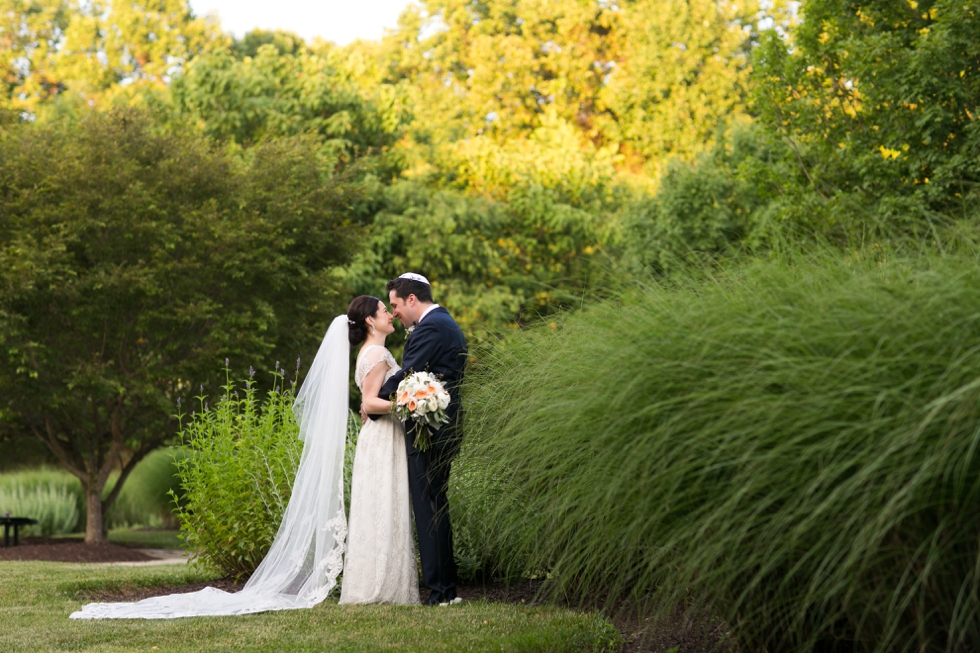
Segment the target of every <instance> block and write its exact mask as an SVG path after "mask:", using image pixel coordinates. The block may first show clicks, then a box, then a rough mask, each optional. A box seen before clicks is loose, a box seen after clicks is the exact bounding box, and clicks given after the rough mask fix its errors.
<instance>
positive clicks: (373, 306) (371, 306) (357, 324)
mask: <svg viewBox="0 0 980 653" xmlns="http://www.w3.org/2000/svg"><path fill="white" fill-rule="evenodd" d="M380 301H381V300H380V299H378V298H377V297H372V296H371V295H361V296H360V297H355V298H354V299H353V300H351V303H350V305H349V306H348V307H347V327H348V330H347V339H348V340H350V346H351V347H356V346H357V345H359V344H361V343H362V342H364V341H365V340H367V334H368V325H367V322H366V321H365V320H366V319H367V318H369V317H374V316H375V315H377V314H378V302H380Z"/></svg>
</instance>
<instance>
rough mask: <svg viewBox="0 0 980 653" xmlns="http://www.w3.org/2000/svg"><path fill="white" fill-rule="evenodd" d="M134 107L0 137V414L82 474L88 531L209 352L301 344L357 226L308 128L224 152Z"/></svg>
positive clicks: (156, 439)
mask: <svg viewBox="0 0 980 653" xmlns="http://www.w3.org/2000/svg"><path fill="white" fill-rule="evenodd" d="M146 118H147V116H146V115H145V114H143V113H134V112H132V111H126V112H120V113H114V114H112V115H104V114H101V113H95V112H85V113H83V114H82V116H81V118H80V119H79V120H78V121H77V122H75V123H71V122H66V121H60V122H57V123H52V124H48V125H20V126H17V127H16V128H10V129H8V130H7V131H5V132H4V133H2V138H0V344H2V352H3V353H2V355H3V357H4V361H3V364H0V396H2V397H3V403H2V410H3V417H4V423H3V424H0V427H2V428H3V430H6V431H8V432H9V431H15V432H24V431H27V432H30V433H32V434H33V435H34V436H35V437H37V438H38V439H39V440H41V441H43V442H44V443H45V444H46V445H47V446H48V447H49V448H50V449H51V451H52V452H54V454H55V455H56V456H57V457H58V459H59V460H60V461H61V463H62V465H64V467H65V468H66V469H67V470H68V471H70V472H71V473H72V474H74V475H75V476H77V477H78V478H79V479H80V481H81V483H82V486H83V489H84V494H85V498H86V505H87V508H88V521H87V524H86V532H85V533H86V534H85V539H86V542H89V543H99V542H103V541H104V532H103V531H104V522H103V515H104V513H105V510H106V509H108V508H109V506H111V505H112V503H113V501H114V500H115V499H116V497H117V496H118V494H119V490H120V489H121V488H122V487H123V485H124V482H125V480H126V477H127V476H128V475H129V473H130V472H131V471H132V469H133V467H134V466H135V465H136V463H137V462H139V460H140V459H142V458H143V457H144V456H145V455H146V454H147V453H148V452H150V451H152V450H153V449H155V448H156V447H158V446H159V445H160V444H162V443H163V442H165V441H166V440H168V439H169V438H170V437H171V436H172V434H173V433H174V432H175V430H176V429H175V426H176V424H175V422H174V420H173V418H172V415H173V413H174V412H175V410H176V409H175V406H174V404H175V402H176V401H177V399H178V398H180V397H184V398H185V399H187V398H189V396H190V395H191V394H197V388H198V385H199V384H203V383H210V382H211V381H212V380H214V376H215V372H216V369H215V368H216V367H217V365H216V364H217V362H218V361H219V360H220V359H222V358H225V357H229V358H233V359H234V360H238V361H247V362H248V363H251V364H253V365H255V366H256V367H258V368H259V369H263V368H264V369H272V367H273V360H274V353H273V352H276V351H278V352H281V355H285V354H286V353H287V352H288V353H289V355H290V356H293V355H304V356H305V355H306V354H307V353H309V352H310V351H311V349H312V348H313V347H315V346H316V344H317V343H318V341H319V338H320V336H321V334H322V329H323V325H324V324H325V323H326V321H327V319H328V317H329V316H330V315H332V314H335V312H336V311H339V310H340V309H341V307H342V306H343V305H344V303H345V302H344V300H346V297H343V298H341V297H340V294H339V292H340V291H339V285H340V284H339V281H338V276H337V274H336V272H335V270H334V268H335V267H336V266H337V265H339V264H342V263H343V262H344V261H345V260H346V258H347V257H348V255H349V252H350V251H351V249H352V246H351V245H352V241H351V237H352V233H353V229H354V228H355V227H356V225H355V224H353V222H352V217H351V216H352V215H354V212H352V211H351V207H352V206H356V205H357V204H358V202H359V199H358V196H359V191H358V189H357V188H356V187H355V186H353V185H352V184H350V183H348V182H346V181H344V180H343V179H341V178H339V177H337V178H334V179H332V180H328V179H327V178H326V177H325V176H324V175H323V174H322V172H321V169H320V168H319V167H318V166H317V164H316V156H315V152H316V149H317V144H316V142H315V141H314V140H313V139H311V138H308V137H305V138H302V137H301V138H293V139H285V140H273V141H268V142H266V143H264V144H262V145H259V146H256V147H255V148H252V149H251V150H250V151H249V152H248V153H247V156H245V157H239V158H235V157H230V156H229V155H227V154H225V153H223V151H222V150H213V149H211V148H210V146H209V144H208V142H207V141H202V140H201V139H199V138H197V137H195V136H194V135H193V134H192V133H187V132H184V131H182V130H175V133H172V134H167V133H162V134H161V133H154V131H153V130H152V129H151V128H150V127H149V126H148V125H147V121H146ZM113 469H119V470H120V472H121V473H120V477H119V481H118V482H117V483H116V485H115V486H114V488H113V489H112V491H111V492H110V493H109V494H108V495H107V496H105V497H103V491H104V487H105V484H106V480H107V479H108V476H109V474H110V472H111V471H112V470H113Z"/></svg>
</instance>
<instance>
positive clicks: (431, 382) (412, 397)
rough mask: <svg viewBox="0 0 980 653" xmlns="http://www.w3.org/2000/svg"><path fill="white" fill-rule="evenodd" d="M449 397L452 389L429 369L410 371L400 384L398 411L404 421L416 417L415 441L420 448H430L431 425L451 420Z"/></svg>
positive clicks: (396, 393)
mask: <svg viewBox="0 0 980 653" xmlns="http://www.w3.org/2000/svg"><path fill="white" fill-rule="evenodd" d="M449 399H450V397H449V391H447V390H446V388H445V387H444V386H443V385H442V383H441V382H440V381H439V379H438V378H436V376H435V375H434V374H430V373H429V372H415V373H412V374H409V375H408V376H406V377H405V378H404V379H402V382H401V383H399V384H398V390H397V391H396V392H395V414H396V415H397V416H398V418H399V419H400V420H402V421H404V422H407V421H408V420H410V419H411V420H414V429H415V442H414V444H415V448H416V449H418V450H419V451H425V450H426V449H428V448H429V436H430V435H431V434H432V430H431V428H432V427H438V426H439V425H440V424H445V423H447V422H448V421H449V417H448V416H447V415H446V407H447V406H449Z"/></svg>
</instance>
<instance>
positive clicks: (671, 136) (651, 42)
mask: <svg viewBox="0 0 980 653" xmlns="http://www.w3.org/2000/svg"><path fill="white" fill-rule="evenodd" d="M757 11H758V3H757V2H755V1H754V0H747V1H745V2H739V3H733V2H719V1H718V0H647V1H645V2H635V3H631V4H630V5H628V6H627V8H625V9H624V11H623V12H622V14H623V15H622V18H621V29H622V31H623V36H622V41H623V43H622V46H621V55H620V58H619V59H618V60H617V61H614V62H611V64H612V65H610V66H609V67H608V73H607V74H608V83H607V84H606V85H605V86H604V88H603V91H602V96H601V101H602V103H603V105H604V106H606V107H608V112H607V114H606V115H607V116H608V117H606V118H605V119H604V120H603V121H602V123H601V124H602V128H603V129H604V130H605V131H606V132H607V134H608V135H609V136H608V137H609V138H610V139H612V140H614V141H618V142H622V143H623V144H624V154H626V155H627V158H628V161H629V162H630V163H632V164H633V165H643V164H644V163H645V162H648V161H650V162H652V163H653V164H654V168H656V167H657V166H659V165H661V164H662V163H663V162H664V160H665V159H666V158H667V157H668V156H681V157H683V158H686V159H691V158H692V157H693V156H695V155H696V154H698V153H699V152H702V151H703V150H705V149H706V148H707V147H710V145H711V142H712V139H713V137H714V135H715V133H716V131H717V128H718V126H719V125H720V124H724V123H726V122H728V121H730V120H732V119H733V118H735V117H738V116H741V115H745V113H746V112H747V103H748V96H749V91H750V78H749V72H750V70H749V56H748V54H749V52H748V46H749V43H750V36H751V35H752V33H753V31H754V29H755V27H754V21H755V18H756V13H757Z"/></svg>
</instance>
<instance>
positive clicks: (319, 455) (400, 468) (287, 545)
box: [71, 296, 419, 619]
mask: <svg viewBox="0 0 980 653" xmlns="http://www.w3.org/2000/svg"><path fill="white" fill-rule="evenodd" d="M393 330H394V329H393V327H392V323H391V315H390V314H389V313H388V310H387V308H386V307H385V305H384V303H383V302H381V301H380V300H378V299H376V298H374V297H367V296H361V297H357V298H355V299H354V300H353V301H352V302H351V303H350V306H349V307H348V312H347V314H346V315H340V316H338V317H337V318H335V319H334V321H333V322H332V323H331V324H330V328H329V329H328V330H327V334H326V336H325V337H324V339H323V343H322V344H321V345H320V350H319V351H318V352H317V355H316V358H315V359H314V361H313V365H312V367H311V368H310V372H309V374H307V377H306V380H305V381H304V382H303V386H302V387H301V388H300V391H299V393H298V394H297V396H296V402H295V403H294V405H293V412H294V413H295V415H296V421H297V423H298V424H299V437H300V439H301V440H303V453H302V456H301V457H300V463H299V468H298V469H297V471H296V479H295V480H294V481H293V490H292V494H291V496H290V499H289V504H288V505H287V506H286V510H285V512H284V513H283V518H282V523H281V524H280V526H279V530H278V532H277V533H276V537H275V539H274V540H273V542H272V546H271V547H270V549H269V552H268V553H267V554H266V556H265V558H264V559H263V560H262V562H261V563H260V564H259V566H258V568H256V570H255V573H254V574H252V576H251V578H249V580H248V582H247V583H245V586H244V587H243V588H242V590H241V591H240V592H237V593H229V592H223V591H221V590H219V589H215V588H213V587H206V588H204V589H203V590H200V591H198V592H190V593H187V594H170V595H168V596H157V597H153V598H149V599H144V600H142V601H139V602H137V603H90V604H88V605H85V606H83V607H82V609H81V610H80V611H78V612H74V613H72V615H71V618H72V619H174V618H178V617H198V616H218V615H236V614H250V613H254V612H265V611H269V610H296V609H300V608H311V607H313V606H314V605H317V604H318V603H320V602H322V601H323V600H324V599H326V598H327V595H329V594H330V592H331V591H333V589H334V588H335V587H336V586H337V577H338V576H339V575H340V574H341V572H343V584H342V589H341V596H340V602H341V603H405V604H415V603H418V602H419V589H418V574H417V571H416V567H415V551H414V544H413V538H412V529H411V522H410V517H409V497H408V478H407V474H408V471H407V470H408V467H407V463H406V460H405V458H406V450H405V444H404V437H405V433H404V430H403V428H402V426H401V423H400V422H398V421H397V420H395V419H394V418H393V417H390V416H386V417H383V418H381V419H378V420H376V421H369V422H368V423H367V424H365V425H364V426H363V428H362V429H361V433H360V435H359V436H358V442H357V450H356V453H355V455H354V471H353V478H352V479H351V509H350V512H351V514H350V534H349V536H348V530H347V524H348V522H347V518H346V516H345V515H344V445H345V440H346V434H347V415H348V387H349V381H348V379H349V376H348V375H349V373H350V348H351V346H356V345H359V344H361V343H363V345H362V346H361V349H360V351H359V352H358V356H357V363H356V366H355V374H354V381H355V383H356V384H357V386H358V388H359V389H360V390H361V393H362V395H363V396H364V397H366V398H369V400H370V401H371V402H380V403H386V402H384V400H382V399H373V398H374V397H377V394H378V390H379V389H380V387H381V385H382V384H383V383H384V381H385V380H387V379H388V378H389V377H390V376H391V375H392V374H394V373H395V372H396V371H398V369H399V368H398V365H397V364H396V363H395V359H394V358H393V357H392V355H391V353H390V352H389V351H388V350H387V349H385V347H384V341H385V338H386V336H387V335H389V334H390V333H392V331H393ZM375 408H376V409H377V411H378V412H387V410H388V407H387V405H386V406H380V405H379V406H376V407H375ZM345 542H346V545H347V549H348V551H347V555H346V561H345V559H344V550H345Z"/></svg>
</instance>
